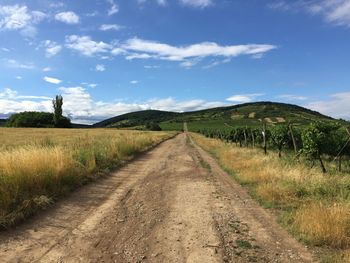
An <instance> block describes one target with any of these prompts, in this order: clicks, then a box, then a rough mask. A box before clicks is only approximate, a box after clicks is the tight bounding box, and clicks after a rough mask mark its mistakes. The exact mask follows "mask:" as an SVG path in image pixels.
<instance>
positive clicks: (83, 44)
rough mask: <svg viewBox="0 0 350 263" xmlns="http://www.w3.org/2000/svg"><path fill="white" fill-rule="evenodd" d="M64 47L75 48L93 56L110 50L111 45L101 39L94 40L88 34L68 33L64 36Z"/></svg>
mask: <svg viewBox="0 0 350 263" xmlns="http://www.w3.org/2000/svg"><path fill="white" fill-rule="evenodd" d="M66 47H67V48H69V49H73V50H76V51H78V52H80V53H81V54H83V55H85V56H93V55H96V54H100V53H106V52H110V51H111V49H112V48H113V46H112V45H110V44H107V43H105V42H103V41H100V42H96V41H93V40H92V39H91V37H89V36H77V35H70V36H67V37H66Z"/></svg>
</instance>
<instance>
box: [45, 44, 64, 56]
mask: <svg viewBox="0 0 350 263" xmlns="http://www.w3.org/2000/svg"><path fill="white" fill-rule="evenodd" d="M42 45H43V46H44V47H45V51H46V57H48V58H50V57H53V56H55V55H57V54H58V53H59V52H60V51H61V50H62V46H61V45H59V44H57V43H56V42H54V41H51V40H45V41H43V43H42Z"/></svg>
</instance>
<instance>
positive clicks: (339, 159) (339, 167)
mask: <svg viewBox="0 0 350 263" xmlns="http://www.w3.org/2000/svg"><path fill="white" fill-rule="evenodd" d="M341 157H342V156H341V155H339V157H338V171H339V172H341Z"/></svg>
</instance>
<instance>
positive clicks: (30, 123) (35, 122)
mask: <svg viewBox="0 0 350 263" xmlns="http://www.w3.org/2000/svg"><path fill="white" fill-rule="evenodd" d="M53 117H54V115H53V113H49V112H35V111H25V112H20V113H16V114H13V115H12V116H11V117H10V118H9V119H8V121H7V122H6V126H7V127H33V128H43V127H45V128H50V127H54V126H55V125H54V118H53ZM70 126H71V123H70V119H68V118H66V117H61V119H60V121H59V126H58V127H60V128H68V127H70Z"/></svg>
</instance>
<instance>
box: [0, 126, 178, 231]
mask: <svg viewBox="0 0 350 263" xmlns="http://www.w3.org/2000/svg"><path fill="white" fill-rule="evenodd" d="M173 135H174V133H165V132H141V131H120V130H115V129H81V130H79V129H18V128H1V129H0V226H2V227H6V226H9V225H12V224H13V223H15V222H17V221H19V220H22V219H24V218H25V217H27V216H28V215H30V214H32V213H33V212H35V210H37V209H39V208H41V207H45V206H47V205H48V204H50V203H51V202H52V201H54V200H55V199H57V198H58V197H59V196H62V195H64V194H66V193H67V192H69V191H71V190H73V189H74V188H76V187H78V186H80V185H82V184H84V183H86V182H88V181H91V180H93V179H95V178H97V177H98V176H99V175H101V173H102V174H103V173H106V172H108V171H110V170H111V169H112V168H115V167H117V166H118V165H121V164H122V163H123V162H125V161H127V160H129V159H130V158H132V157H133V155H134V154H135V153H138V152H141V151H144V150H147V149H148V148H150V147H151V146H154V145H156V144H158V143H159V142H161V141H163V140H165V139H167V138H169V137H171V136H173Z"/></svg>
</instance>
